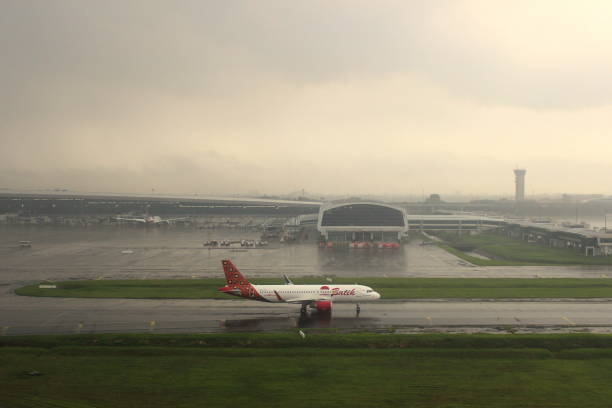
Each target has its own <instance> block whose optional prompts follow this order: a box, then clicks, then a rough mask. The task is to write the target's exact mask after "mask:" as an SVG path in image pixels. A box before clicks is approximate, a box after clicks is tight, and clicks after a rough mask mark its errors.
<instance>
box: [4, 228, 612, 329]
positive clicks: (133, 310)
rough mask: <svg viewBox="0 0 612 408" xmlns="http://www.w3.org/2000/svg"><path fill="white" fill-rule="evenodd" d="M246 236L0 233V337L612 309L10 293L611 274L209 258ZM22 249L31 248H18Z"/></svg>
mask: <svg viewBox="0 0 612 408" xmlns="http://www.w3.org/2000/svg"><path fill="white" fill-rule="evenodd" d="M257 238H259V236H258V234H257V233H256V232H253V231H239V230H203V231H201V230H193V229H188V228H181V227H178V226H170V227H161V228H159V227H157V228H155V227H154V228H142V227H113V226H107V227H99V228H98V227H96V228H91V229H84V228H65V227H57V228H54V227H49V226H44V227H7V226H2V227H0V334H4V335H15V334H26V333H37V334H38V333H75V332H81V333H85V332H95V333H101V332H155V333H160V332H164V333H171V332H233V331H273V330H288V329H294V328H298V327H299V328H309V327H312V328H334V329H338V330H345V331H361V330H373V331H380V332H389V331H396V332H423V331H426V332H431V331H434V332H435V331H449V332H474V331H479V332H493V333H506V332H508V331H511V332H515V331H518V332H523V331H527V332H542V331H545V332H547V331H552V332H559V331H596V332H608V331H612V302H608V301H607V300H601V301H591V302H584V301H581V302H574V301H557V302H516V301H512V302H444V301H428V302H414V301H406V302H390V301H381V302H377V303H371V304H367V305H366V304H364V305H362V308H361V313H360V314H359V316H356V314H355V309H354V306H352V305H341V304H337V305H334V311H333V315H332V316H331V317H329V316H321V315H317V314H316V313H312V314H310V315H308V316H305V317H301V316H300V314H299V310H298V308H296V307H295V306H292V305H278V304H265V303H259V302H248V301H234V300H223V301H218V300H217V301H212V300H163V301H159V300H115V299H53V298H28V297H20V296H16V295H14V293H13V291H14V289H15V288H17V287H19V286H21V285H24V284H29V283H38V282H41V281H43V280H70V279H141V278H201V277H222V276H223V275H222V270H221V265H220V260H221V259H224V258H229V259H232V260H233V261H234V262H235V263H236V264H237V265H238V267H239V268H241V270H243V272H245V273H246V274H247V276H250V277H254V278H255V277H264V276H265V277H279V279H280V277H281V275H282V274H283V273H286V274H288V275H290V276H304V275H318V276H322V277H323V276H351V277H359V276H389V277H391V276H403V277H491V278H496V277H500V278H501V277H504V278H505V277H520V278H546V277H581V278H601V277H612V268H611V267H579V266H566V267H548V266H535V267H487V268H484V267H475V266H474V265H471V264H469V263H467V262H465V261H462V260H461V259H458V258H456V257H455V256H453V255H451V254H449V253H447V252H446V251H444V250H441V249H440V248H437V247H435V246H420V245H418V243H415V244H409V245H406V246H405V247H404V249H403V250H353V251H345V252H337V251H329V250H320V249H319V248H317V246H316V245H315V244H312V243H311V244H300V245H281V244H279V243H277V244H272V245H270V246H269V247H266V248H252V249H244V248H240V247H235V248H224V249H207V248H204V247H203V246H202V243H203V242H204V241H206V240H211V239H237V240H240V239H257ZM20 240H30V241H32V248H31V249H20V248H19V247H18V245H17V243H18V241H20Z"/></svg>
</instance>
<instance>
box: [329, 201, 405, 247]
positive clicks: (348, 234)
mask: <svg viewBox="0 0 612 408" xmlns="http://www.w3.org/2000/svg"><path fill="white" fill-rule="evenodd" d="M317 229H318V230H319V232H320V234H321V238H322V240H323V241H324V242H326V243H328V244H329V243H331V244H332V245H333V244H334V243H399V242H400V240H401V238H402V236H403V235H404V234H406V233H407V232H408V222H407V221H406V212H405V210H404V209H403V208H401V207H396V206H393V205H389V204H381V203H374V202H348V203H332V204H326V205H323V206H321V208H320V210H319V217H318V221H317Z"/></svg>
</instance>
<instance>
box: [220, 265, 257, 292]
mask: <svg viewBox="0 0 612 408" xmlns="http://www.w3.org/2000/svg"><path fill="white" fill-rule="evenodd" d="M221 263H222V264H223V272H224V273H225V280H226V281H227V286H234V285H239V286H244V285H250V284H251V282H249V280H248V279H247V278H245V276H244V275H243V274H242V272H240V271H239V270H238V268H236V266H235V265H234V264H233V263H232V261H230V260H229V259H224V260H222V261H221Z"/></svg>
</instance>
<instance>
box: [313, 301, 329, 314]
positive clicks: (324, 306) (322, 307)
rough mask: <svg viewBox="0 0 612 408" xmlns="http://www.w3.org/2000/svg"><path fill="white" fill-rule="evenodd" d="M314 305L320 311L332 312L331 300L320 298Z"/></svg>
mask: <svg viewBox="0 0 612 408" xmlns="http://www.w3.org/2000/svg"><path fill="white" fill-rule="evenodd" d="M314 307H315V309H317V311H319V312H327V313H331V309H332V302H331V300H319V301H317V302H315V304H314Z"/></svg>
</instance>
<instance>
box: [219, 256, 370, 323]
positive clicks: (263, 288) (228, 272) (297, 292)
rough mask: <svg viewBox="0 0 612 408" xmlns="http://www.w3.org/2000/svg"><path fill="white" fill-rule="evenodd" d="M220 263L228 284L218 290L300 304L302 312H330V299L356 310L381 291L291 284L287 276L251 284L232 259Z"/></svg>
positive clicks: (350, 287)
mask: <svg viewBox="0 0 612 408" xmlns="http://www.w3.org/2000/svg"><path fill="white" fill-rule="evenodd" d="M221 262H222V263H223V272H224V273H225V279H226V281H227V283H226V285H225V286H223V287H221V288H219V289H218V290H219V291H220V292H223V293H227V294H228V295H233V296H238V297H243V298H247V299H252V300H259V301H262V302H272V303H293V304H299V305H302V313H305V312H306V307H308V306H310V307H312V308H315V309H317V310H318V311H319V312H327V313H331V309H332V303H333V302H337V303H356V304H357V310H358V311H359V303H362V302H370V301H373V300H378V299H380V294H379V293H378V292H376V291H374V290H372V288H370V287H368V286H363V285H329V284H319V285H294V284H293V282H291V280H289V278H287V276H284V278H285V285H253V284H251V282H249V281H248V279H247V278H246V277H245V276H244V275H243V274H242V273H241V272H240V271H239V270H238V268H236V266H234V264H233V263H232V261H230V260H228V259H225V260H223V261H221Z"/></svg>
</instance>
